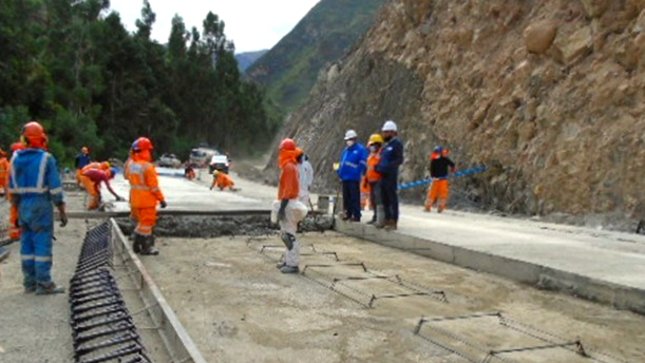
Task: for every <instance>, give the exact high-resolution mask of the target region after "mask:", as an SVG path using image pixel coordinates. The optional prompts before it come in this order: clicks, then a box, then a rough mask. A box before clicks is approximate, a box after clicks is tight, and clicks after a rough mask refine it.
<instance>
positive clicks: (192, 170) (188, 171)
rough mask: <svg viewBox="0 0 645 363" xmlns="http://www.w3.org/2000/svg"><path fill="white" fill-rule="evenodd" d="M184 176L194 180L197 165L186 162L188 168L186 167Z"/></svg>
mask: <svg viewBox="0 0 645 363" xmlns="http://www.w3.org/2000/svg"><path fill="white" fill-rule="evenodd" d="M184 177H185V178H186V179H188V180H194V179H195V177H196V175H195V167H194V166H193V164H191V163H189V162H186V168H185V169H184Z"/></svg>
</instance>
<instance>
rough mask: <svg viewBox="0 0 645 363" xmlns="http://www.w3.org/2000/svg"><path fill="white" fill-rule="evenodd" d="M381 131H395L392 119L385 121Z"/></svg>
mask: <svg viewBox="0 0 645 363" xmlns="http://www.w3.org/2000/svg"><path fill="white" fill-rule="evenodd" d="M381 131H397V127H396V123H394V121H392V120H389V121H385V123H384V124H383V128H382V129H381Z"/></svg>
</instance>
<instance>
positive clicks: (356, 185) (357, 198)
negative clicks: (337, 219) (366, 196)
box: [343, 181, 361, 220]
mask: <svg viewBox="0 0 645 363" xmlns="http://www.w3.org/2000/svg"><path fill="white" fill-rule="evenodd" d="M343 204H344V207H345V215H346V216H347V218H350V219H354V220H360V219H361V188H360V182H358V181H343Z"/></svg>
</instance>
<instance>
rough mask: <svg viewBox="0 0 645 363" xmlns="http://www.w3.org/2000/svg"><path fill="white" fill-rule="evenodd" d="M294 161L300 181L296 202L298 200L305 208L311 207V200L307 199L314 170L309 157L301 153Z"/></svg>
mask: <svg viewBox="0 0 645 363" xmlns="http://www.w3.org/2000/svg"><path fill="white" fill-rule="evenodd" d="M296 161H297V162H298V175H299V178H300V179H299V180H300V185H299V187H300V192H299V193H298V200H300V201H301V202H302V203H303V204H304V205H306V206H307V207H310V206H311V200H310V199H309V189H310V188H311V185H312V184H313V183H314V168H313V167H312V166H311V163H310V162H309V157H308V156H307V155H306V154H305V153H304V151H303V152H301V153H300V155H298V156H297V158H296Z"/></svg>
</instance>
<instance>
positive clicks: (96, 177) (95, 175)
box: [82, 166, 125, 210]
mask: <svg viewBox="0 0 645 363" xmlns="http://www.w3.org/2000/svg"><path fill="white" fill-rule="evenodd" d="M86 167H87V166H86ZM83 170H84V171H83V173H82V175H83V177H84V178H86V179H84V180H88V181H89V183H88V185H90V188H89V189H87V188H86V191H87V194H88V195H89V196H90V198H89V201H88V204H87V210H94V209H98V208H99V207H100V205H101V183H105V186H106V187H107V188H108V190H109V191H110V193H112V195H113V196H114V197H115V198H116V200H117V201H123V200H125V199H123V198H122V197H121V196H119V195H118V194H117V193H116V192H115V191H114V190H113V189H112V186H111V185H110V179H113V178H114V176H115V175H116V172H117V170H116V169H115V168H108V169H102V168H91V169H87V170H86V169H85V168H84V169H83Z"/></svg>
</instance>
